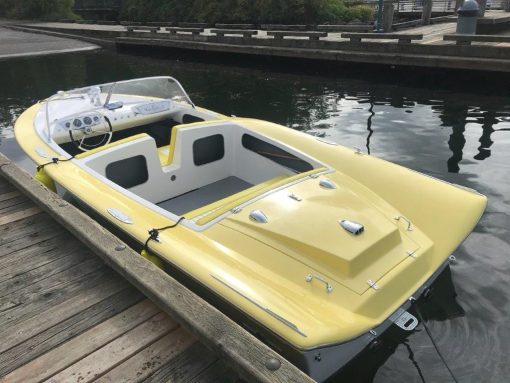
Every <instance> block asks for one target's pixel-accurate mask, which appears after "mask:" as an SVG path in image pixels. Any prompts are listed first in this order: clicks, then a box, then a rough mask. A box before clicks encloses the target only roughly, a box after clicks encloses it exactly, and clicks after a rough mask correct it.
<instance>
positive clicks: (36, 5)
mask: <svg viewBox="0 0 510 383" xmlns="http://www.w3.org/2000/svg"><path fill="white" fill-rule="evenodd" d="M73 5H74V0H1V3H0V15H2V16H6V17H12V18H19V19H42V20H56V19H71V18H76V17H77V16H76V15H75V14H74V13H73V11H72V8H73Z"/></svg>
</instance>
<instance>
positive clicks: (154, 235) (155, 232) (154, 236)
mask: <svg viewBox="0 0 510 383" xmlns="http://www.w3.org/2000/svg"><path fill="white" fill-rule="evenodd" d="M184 219H185V218H184V217H181V218H179V219H178V220H177V222H176V223H174V224H172V225H169V226H165V227H160V228H159V229H155V228H152V229H151V230H149V238H147V241H145V245H143V249H144V250H149V241H157V240H158V237H159V232H160V231H163V230H166V229H172V228H174V227H176V226H177V225H178V224H180V223H181V222H182V221H183V220H184Z"/></svg>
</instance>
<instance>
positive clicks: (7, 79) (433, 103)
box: [0, 51, 510, 382]
mask: <svg viewBox="0 0 510 383" xmlns="http://www.w3.org/2000/svg"><path fill="white" fill-rule="evenodd" d="M270 68H271V69H269V67H267V66H266V67H265V68H261V67H259V68H258V69H253V68H251V69H250V68H246V67H242V66H235V65H229V66H221V65H218V64H214V63H197V62H190V61H188V62H184V61H177V60H173V59H171V58H148V57H142V56H131V55H127V54H116V53H112V52H105V51H100V52H97V53H81V54H69V55H60V56H48V57H42V58H30V59H23V60H11V61H2V62H0V151H3V152H5V153H7V154H8V155H9V156H10V157H12V158H14V159H15V160H16V161H18V162H19V163H21V164H22V165H23V166H24V167H25V168H28V169H30V167H31V165H30V163H29V161H28V160H27V159H26V158H25V157H24V156H23V154H22V153H20V151H19V150H17V148H16V145H15V142H14V140H13V139H12V136H13V133H12V125H13V121H14V120H15V118H16V117H17V116H18V115H19V114H20V113H21V112H22V111H23V110H24V109H25V108H26V107H28V106H30V105H31V104H33V103H34V102H35V101H37V100H39V99H42V98H45V97H47V96H49V95H51V94H53V93H55V92H56V91H58V90H60V89H69V88H73V87H78V86H84V85H90V84H97V83H101V82H109V81H113V80H119V79H128V78H133V77H142V76H152V75H172V76H174V77H176V78H177V79H179V80H180V81H181V82H182V84H183V85H184V87H185V88H186V89H187V90H188V92H189V93H190V95H191V97H192V99H193V100H194V101H195V102H196V103H197V104H198V105H200V106H203V107H206V108H209V109H212V110H216V111H218V112H221V113H225V114H235V115H238V116H249V117H256V118H261V119H266V120H270V121H274V122H277V123H281V124H283V125H287V126H289V127H291V128H294V129H301V130H308V129H314V130H320V131H323V132H325V133H326V137H327V138H328V139H330V140H333V141H337V142H339V143H341V144H343V145H345V146H350V147H358V148H360V149H362V150H363V151H365V152H370V154H372V155H374V156H378V157H382V158H385V159H388V160H390V161H393V162H397V163H399V164H401V165H404V166H406V167H409V168H412V169H415V170H418V171H421V172H423V173H426V174H429V175H432V176H435V177H438V178H441V179H444V180H448V181H451V182H455V183H458V184H461V185H465V186H468V187H471V188H474V189H477V190H478V191H480V192H481V193H484V194H486V195H487V196H488V197H489V206H488V209H487V212H486V214H485V215H484V216H483V218H482V220H481V222H480V224H479V225H478V227H477V228H476V229H475V231H474V232H473V233H472V234H471V236H470V237H469V238H468V239H467V240H466V241H465V242H464V243H463V244H462V246H461V247H460V248H459V249H458V251H457V252H456V256H457V262H456V263H455V264H454V265H453V266H452V268H451V273H449V272H447V273H445V274H444V275H443V276H442V278H441V281H440V282H439V283H438V284H437V286H436V288H435V290H434V291H433V294H432V297H431V298H430V300H429V301H427V302H424V303H423V304H422V311H423V315H424V316H425V317H426V319H427V320H428V322H427V323H428V326H429V328H430V330H431V332H432V334H433V335H434V337H435V339H436V340H437V343H438V346H439V348H440V349H441V350H442V352H443V354H444V356H445V358H446V360H447V361H448V363H449V365H450V367H451V368H452V370H453V371H454V373H455V375H456V376H457V379H458V381H459V382H506V381H508V376H510V364H509V363H508V355H509V352H510V324H509V323H508V321H509V319H510V294H509V292H510V97H509V96H510V89H509V88H508V87H507V89H508V90H505V87H504V86H501V85H502V84H495V83H490V82H487V83H486V84H483V83H482V85H481V88H479V89H478V90H473V89H472V90H465V89H464V90H460V89H455V87H452V86H450V87H449V88H443V89H442V88H440V87H439V85H438V84H439V83H440V81H437V82H436V80H435V77H434V76H428V77H427V78H426V79H423V80H420V79H418V78H416V77H407V76H412V75H410V74H408V75H401V76H391V75H388V74H383V75H381V76H379V77H377V76H373V75H372V76H370V80H368V79H367V78H368V76H365V75H363V73H362V72H360V73H358V74H357V75H356V76H357V77H356V78H353V77H350V76H348V75H342V73H341V71H339V73H337V75H336V76H335V77H321V76H317V75H310V74H302V73H295V74H285V73H283V72H282V71H281V68H282V67H281V66H280V67H279V68H280V70H277V69H275V67H270ZM416 76H417V75H416ZM411 83H412V84H413V86H412V87H411V86H409V85H408V84H411ZM503 85H504V84H503ZM496 86H498V89H497V90H494V91H491V89H493V88H495V87H496ZM452 281H453V284H452ZM422 330H423V328H422V327H421V326H420V331H417V332H415V333H413V334H410V335H409V336H407V337H403V336H402V334H401V333H399V332H398V331H392V332H390V333H389V334H388V335H387V337H386V338H387V339H385V343H384V344H383V346H382V347H381V348H380V349H378V350H376V351H375V352H371V353H366V354H365V355H363V357H362V358H361V359H360V360H359V361H357V362H356V363H355V364H354V365H353V366H352V367H351V368H350V369H348V370H347V371H346V372H345V373H344V374H343V375H342V376H341V377H339V381H340V380H341V381H345V382H347V381H349V382H351V381H352V382H371V381H374V382H422V381H426V382H449V381H451V380H450V378H449V375H448V372H447V370H446V369H445V367H444V366H443V364H442V363H441V360H440V359H439V357H438V355H437V354H436V352H435V350H434V348H433V347H432V344H431V342H430V340H429V339H428V337H427V335H426V333H425V331H422ZM420 374H421V376H420Z"/></svg>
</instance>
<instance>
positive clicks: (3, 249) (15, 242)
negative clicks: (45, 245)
mask: <svg viewBox="0 0 510 383" xmlns="http://www.w3.org/2000/svg"><path fill="white" fill-rule="evenodd" d="M44 216H46V215H45V214H38V215H37V216H35V217H44ZM35 217H32V218H35ZM46 217H47V216H46ZM25 221H27V222H28V220H23V221H21V222H22V223H24V222H25ZM6 226H8V225H6ZM3 227H4V226H0V228H3ZM13 231H14V232H13V233H12V234H8V235H6V238H5V239H4V238H2V240H0V258H2V257H4V256H6V255H9V254H11V253H13V252H16V251H22V250H23V249H27V248H29V247H31V246H33V244H35V243H40V242H44V241H46V240H49V239H51V238H54V237H57V236H59V235H62V231H61V228H59V227H58V226H55V223H54V222H53V223H52V224H51V225H47V226H46V225H44V224H41V225H37V226H34V227H31V226H30V225H27V226H26V231H23V229H20V230H19V231H18V230H13ZM3 240H5V242H2V241H3Z"/></svg>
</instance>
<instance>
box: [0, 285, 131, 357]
mask: <svg viewBox="0 0 510 383" xmlns="http://www.w3.org/2000/svg"><path fill="white" fill-rule="evenodd" d="M126 287H127V284H126V283H125V282H124V281H123V280H122V279H119V278H114V279H111V280H107V281H105V282H103V283H99V284H97V286H94V287H91V288H89V289H87V290H84V291H82V292H81V293H80V294H77V295H75V296H73V297H71V298H70V299H68V300H65V301H63V302H61V303H59V304H56V305H54V306H50V307H49V308H47V309H46V310H44V311H40V312H39V313H36V314H34V315H32V316H31V317H30V318H23V320H21V321H19V323H17V324H15V325H12V326H9V327H4V326H2V327H1V328H2V331H1V332H0V339H2V343H0V352H4V351H6V350H9V349H10V348H12V347H14V346H16V345H18V344H21V343H23V342H24V341H26V340H27V339H29V338H31V337H33V336H35V335H37V334H39V333H41V332H43V331H45V330H47V329H49V328H50V327H52V326H55V325H57V324H58V323H60V322H62V321H64V320H66V319H68V318H70V317H72V316H73V315H75V314H76V313H79V312H80V311H82V310H85V309H87V308H89V307H92V306H93V305H94V304H97V303H98V302H101V301H102V300H103V299H106V298H108V297H109V296H111V295H113V294H116V293H117V292H119V291H122V290H124V289H125V288H126Z"/></svg>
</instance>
